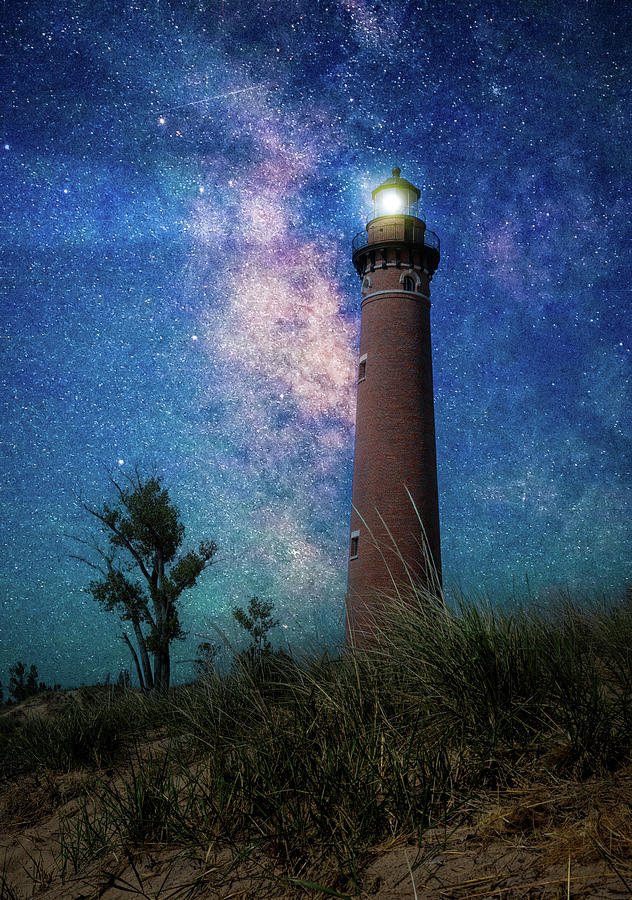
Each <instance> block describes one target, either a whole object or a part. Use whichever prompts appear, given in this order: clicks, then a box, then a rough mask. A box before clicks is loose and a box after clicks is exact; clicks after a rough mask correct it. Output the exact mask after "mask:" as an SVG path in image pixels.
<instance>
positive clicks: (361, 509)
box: [345, 168, 441, 645]
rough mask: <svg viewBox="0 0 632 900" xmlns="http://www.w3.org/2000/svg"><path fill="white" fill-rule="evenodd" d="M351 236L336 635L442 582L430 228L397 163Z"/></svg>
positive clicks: (364, 634)
mask: <svg viewBox="0 0 632 900" xmlns="http://www.w3.org/2000/svg"><path fill="white" fill-rule="evenodd" d="M372 196H373V216H372V218H370V219H369V221H368V222H367V225H366V228H365V229H364V230H363V231H361V232H360V233H359V234H357V235H356V236H355V238H354V239H353V243H352V252H353V257H352V259H353V265H354V267H355V270H356V272H357V273H358V276H359V277H360V281H361V285H362V301H361V319H360V352H359V359H358V366H357V380H358V386H357V411H356V430H355V447H354V457H353V489H352V509H351V526H350V538H349V570H348V584H347V600H346V603H347V608H346V623H345V643H346V644H347V645H349V644H350V643H356V644H363V643H367V642H370V636H371V631H372V615H371V613H372V611H373V610H375V609H376V608H377V606H378V605H380V606H383V605H384V602H386V603H388V599H389V598H392V597H394V596H397V594H398V593H399V592H400V591H401V589H402V588H403V589H404V592H406V591H407V590H408V589H409V587H410V586H411V585H413V584H414V585H417V586H421V587H425V588H428V587H434V588H436V587H437V586H440V584H441V549H440V541H439V496H438V489H437V454H436V442H435V420H434V398H433V383H432V352H431V343H430V281H431V279H432V276H433V275H434V273H435V271H436V269H437V266H438V265H439V238H438V237H437V235H436V234H435V233H434V232H432V231H430V230H428V229H427V228H426V224H425V222H424V221H423V218H422V212H421V209H420V196H421V195H420V191H419V189H418V188H416V187H415V186H414V185H413V184H411V183H410V181H407V180H406V179H405V178H402V177H401V171H400V169H398V168H394V169H393V174H392V177H391V178H388V179H387V180H386V181H384V182H383V183H382V184H380V185H379V186H378V187H376V188H375V190H374V191H373V192H372Z"/></svg>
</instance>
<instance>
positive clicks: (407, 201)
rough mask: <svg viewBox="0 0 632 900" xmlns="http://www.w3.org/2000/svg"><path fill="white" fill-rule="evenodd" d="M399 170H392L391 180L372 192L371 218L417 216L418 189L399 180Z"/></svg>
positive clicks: (408, 182) (388, 179)
mask: <svg viewBox="0 0 632 900" xmlns="http://www.w3.org/2000/svg"><path fill="white" fill-rule="evenodd" d="M400 174H401V169H398V168H397V167H395V168H394V169H393V176H392V178H387V180H386V181H385V182H384V183H383V184H381V185H380V186H379V187H376V188H375V190H374V191H373V218H375V219H377V218H378V216H398V215H399V216H418V204H419V197H420V196H421V194H420V191H419V190H418V188H416V187H415V185H414V184H411V183H410V181H406V179H405V178H400Z"/></svg>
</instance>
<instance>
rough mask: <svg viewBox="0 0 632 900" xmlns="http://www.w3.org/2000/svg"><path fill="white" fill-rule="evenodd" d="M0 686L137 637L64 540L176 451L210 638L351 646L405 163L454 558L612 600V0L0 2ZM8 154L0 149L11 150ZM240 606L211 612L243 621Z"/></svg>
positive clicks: (616, 12)
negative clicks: (359, 460) (364, 407)
mask: <svg viewBox="0 0 632 900" xmlns="http://www.w3.org/2000/svg"><path fill="white" fill-rule="evenodd" d="M2 16H3V18H4V20H5V25H6V26H7V28H6V30H5V32H4V34H5V39H4V50H3V64H4V65H3V72H4V74H3V82H4V88H3V91H2V94H1V99H0V103H1V104H2V114H3V115H2V133H1V134H0V159H1V161H2V191H1V196H2V205H3V210H2V222H1V224H2V235H3V238H4V239H3V242H2V243H3V252H2V263H1V265H2V298H1V304H2V307H1V308H2V320H1V334H2V361H1V368H0V379H1V384H2V392H1V427H2V478H1V485H2V538H1V545H2V554H1V558H0V578H1V591H2V593H1V602H2V605H1V610H0V679H1V680H2V681H3V682H4V683H5V685H6V683H7V670H8V667H9V666H10V665H11V664H12V663H14V662H15V661H16V660H17V659H22V660H23V661H24V662H26V663H27V664H30V663H35V664H36V665H37V666H38V669H39V674H40V677H41V678H43V679H44V680H46V681H53V680H55V681H60V682H62V683H63V684H65V685H70V684H78V683H80V682H81V681H85V682H87V683H90V682H94V681H95V680H96V679H97V678H101V679H103V678H104V677H105V676H106V675H107V673H108V672H111V673H112V676H113V677H114V678H115V677H116V676H117V675H118V672H119V670H120V669H121V668H123V667H130V669H131V668H132V666H131V660H130V658H129V654H128V652H127V651H126V649H125V646H124V644H123V642H122V641H121V640H120V638H117V631H118V620H117V618H116V616H115V615H113V614H111V615H107V614H105V613H103V612H102V611H101V610H100V608H99V607H98V606H97V605H96V603H95V602H94V601H93V600H92V598H91V596H90V594H89V593H88V592H87V591H86V587H87V584H88V582H89V580H90V577H91V574H90V572H89V570H87V569H86V568H85V567H83V566H81V565H80V564H79V563H78V562H76V561H75V560H73V559H71V558H70V555H71V554H72V553H74V552H76V547H75V545H74V544H73V542H72V540H71V538H70V535H86V534H87V533H88V528H89V526H90V524H91V523H90V522H88V520H87V519H88V517H87V516H86V514H85V513H83V512H82V510H81V507H80V505H79V497H80V496H83V497H85V498H86V499H87V500H88V501H90V502H92V503H95V504H98V503H100V502H103V500H105V499H108V498H111V495H110V494H109V490H108V475H107V472H108V470H111V469H113V468H114V469H120V470H121V471H130V470H131V469H132V468H133V466H134V465H138V466H139V467H140V468H141V469H142V470H143V471H145V472H149V471H151V468H152V466H153V467H155V469H156V471H157V472H158V473H162V474H163V475H164V484H165V486H166V487H168V489H169V491H170V494H171V496H172V498H173V500H174V501H175V502H176V503H177V505H178V506H179V507H180V509H181V512H182V515H183V520H184V523H185V526H186V528H187V542H188V544H197V543H198V542H199V540H200V539H201V538H208V539H214V540H215V541H216V542H217V543H218V544H219V545H220V548H221V549H220V553H219V558H218V562H217V565H215V566H213V567H212V568H211V569H210V570H209V571H208V572H207V573H206V574H205V575H204V576H203V578H202V580H201V582H200V584H199V586H198V587H197V588H196V589H195V590H194V591H192V592H190V593H189V594H188V595H185V596H186V597H187V599H186V600H185V603H184V607H183V612H182V620H183V625H184V627H185V629H187V630H188V631H190V637H189V639H188V640H187V642H186V643H176V644H175V645H174V648H173V659H174V662H175V665H174V679H175V680H176V681H178V680H183V679H185V678H187V677H189V675H190V666H189V664H188V663H187V662H186V660H187V659H190V658H191V657H192V656H193V655H194V652H193V651H194V647H195V644H196V643H197V642H198V641H200V640H203V639H205V638H206V639H213V638H216V637H217V635H216V634H215V632H213V630H212V628H211V623H212V622H214V623H216V624H218V625H219V626H220V627H221V628H222V629H224V630H226V632H227V634H228V635H229V636H232V637H234V636H236V626H235V623H234V622H233V620H232V616H231V609H232V608H233V607H234V606H236V605H241V606H245V605H246V604H247V602H248V599H249V598H250V597H251V596H252V595H253V594H258V595H259V596H260V597H261V598H262V599H265V600H272V601H274V603H275V611H276V613H277V616H278V617H279V618H280V620H281V622H282V623H283V625H284V626H286V627H285V628H279V629H277V632H276V634H277V640H278V641H280V643H282V644H285V642H286V640H287V641H289V643H290V644H291V645H295V644H302V643H305V642H306V641H309V640H310V639H311V638H312V637H313V635H314V634H316V633H317V634H318V636H319V637H320V638H321V639H323V640H325V641H330V642H332V643H333V642H338V641H340V640H341V639H342V634H343V597H344V591H345V583H346V557H347V538H348V522H349V509H350V499H351V469H352V457H353V420H354V405H355V382H354V379H355V368H356V349H357V342H358V334H359V301H360V284H359V280H358V278H357V275H356V274H355V271H354V269H353V266H352V264H351V246H350V244H351V239H352V237H353V235H354V234H355V233H356V232H358V231H360V230H361V229H362V228H363V226H364V223H365V221H366V218H367V216H368V215H369V213H370V212H371V189H372V188H374V187H376V186H377V185H378V184H379V183H380V182H381V181H383V180H384V179H385V178H387V177H389V176H390V174H391V169H392V167H393V166H395V165H398V166H400V167H401V169H402V177H404V178H407V179H409V180H410V181H412V182H413V183H414V184H416V185H417V186H418V187H419V188H420V190H421V205H422V217H423V218H424V219H425V221H426V222H427V225H428V227H429V228H431V229H432V230H434V231H436V232H437V233H438V235H439V236H440V239H441V263H440V266H439V269H438V271H437V273H436V275H435V277H434V279H433V282H432V302H433V307H432V341H433V364H434V378H435V412H436V425H437V451H438V468H439V493H440V513H441V529H442V552H443V562H444V576H445V581H446V584H447V586H448V587H450V588H454V587H455V586H461V587H463V588H464V589H465V590H466V591H468V592H476V593H480V592H484V591H488V592H489V594H490V595H491V596H492V597H495V598H502V597H507V596H510V595H512V592H515V594H516V596H519V595H520V596H521V595H522V594H524V592H525V591H526V580H527V579H528V582H529V586H530V590H531V592H532V593H536V594H540V595H541V596H547V595H548V594H549V593H550V592H551V591H554V590H556V589H558V588H560V587H562V588H568V589H570V590H571V591H573V592H574V593H576V594H582V595H584V594H593V595H594V594H601V593H603V592H606V593H608V594H610V595H618V594H619V595H620V594H621V592H622V591H623V589H624V587H625V585H626V584H630V583H631V582H632V576H631V573H630V556H629V547H630V543H631V541H630V518H631V517H630V484H631V479H630V459H631V457H632V453H631V440H630V438H631V432H632V429H631V414H630V408H631V407H630V312H629V311H630V306H631V305H632V304H631V294H630V285H631V283H632V277H631V276H632V272H631V266H630V256H629V246H630V245H629V242H630V236H631V229H630V224H629V212H630V195H629V185H630V183H631V180H632V172H631V168H632V166H631V164H630V161H631V155H630V149H629V147H630V141H629V123H630V107H629V89H630V77H631V76H630V71H629V60H628V56H627V54H628V47H629V46H630V45H631V40H632V34H631V33H630V32H631V30H630V26H629V21H630V20H629V16H628V15H627V14H626V9H625V4H623V3H616V2H612V0H611V2H607V0H604V2H596V0H571V2H570V3H559V2H555V3H553V2H537V3H536V2H525V3H520V4H516V3H493V2H490V3H477V2H474V3H465V2H460V0H451V2H450V0H448V2H441V0H436V2H433V3H429V2H420V0H399V2H395V0H283V2H281V0H276V2H272V0H267V2H266V0H200V2H197V3H195V2H173V3H169V2H167V0H156V2H153V3H141V2H138V3H126V4H123V3H120V4H118V3H116V4H115V3H105V2H104V3H101V2H99V3H95V2H93V0H84V2H80V0H73V2H66V3H64V2H63V0H61V2H58V3H57V2H56V3H51V2H50V0H31V2H28V3H13V2H5V3H3V6H2ZM2 148H3V149H2ZM231 623H232V624H231Z"/></svg>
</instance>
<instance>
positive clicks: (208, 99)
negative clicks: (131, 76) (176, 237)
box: [165, 85, 260, 112]
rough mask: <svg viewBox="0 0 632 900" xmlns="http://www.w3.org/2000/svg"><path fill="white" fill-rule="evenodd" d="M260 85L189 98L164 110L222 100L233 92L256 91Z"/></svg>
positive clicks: (233, 93)
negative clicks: (185, 101) (199, 98)
mask: <svg viewBox="0 0 632 900" xmlns="http://www.w3.org/2000/svg"><path fill="white" fill-rule="evenodd" d="M258 90H260V87H259V86H258V85H253V86H252V87H249V88H239V90H236V91H227V92H226V93H225V94H215V96H213V97H202V99H201V100H189V102H188V103H179V104H178V105H177V106H167V107H165V112H171V110H172V109H184V107H185V106H196V105H197V104H199V103H210V102H211V100H223V99H224V98H225V97H233V96H234V95H235V94H247V93H249V92H250V91H258Z"/></svg>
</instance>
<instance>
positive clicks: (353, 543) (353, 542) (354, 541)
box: [349, 531, 360, 559]
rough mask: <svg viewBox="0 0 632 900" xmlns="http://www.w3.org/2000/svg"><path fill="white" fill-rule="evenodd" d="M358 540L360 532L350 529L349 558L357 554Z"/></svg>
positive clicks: (353, 557)
mask: <svg viewBox="0 0 632 900" xmlns="http://www.w3.org/2000/svg"><path fill="white" fill-rule="evenodd" d="M359 540H360V532H359V531H352V532H351V549H350V552H349V559H355V558H356V556H357V555H358V542H359Z"/></svg>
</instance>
